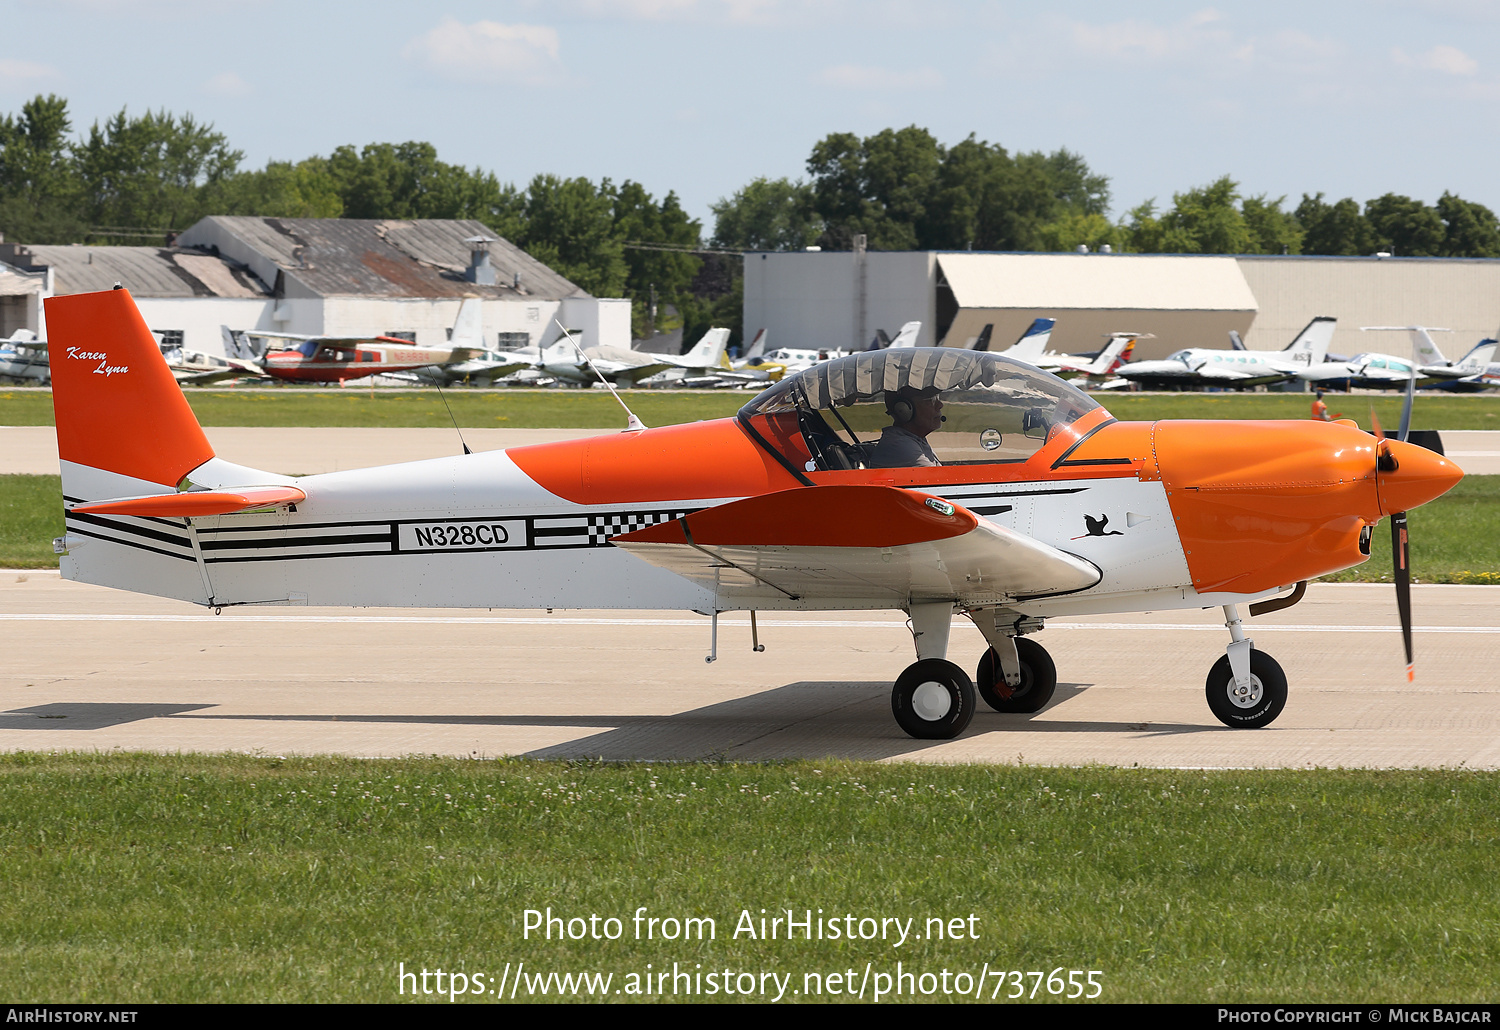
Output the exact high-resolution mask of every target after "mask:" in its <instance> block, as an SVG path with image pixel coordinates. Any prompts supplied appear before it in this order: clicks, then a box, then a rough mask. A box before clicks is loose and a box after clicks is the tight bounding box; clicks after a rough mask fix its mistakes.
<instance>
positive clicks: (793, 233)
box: [710, 178, 823, 250]
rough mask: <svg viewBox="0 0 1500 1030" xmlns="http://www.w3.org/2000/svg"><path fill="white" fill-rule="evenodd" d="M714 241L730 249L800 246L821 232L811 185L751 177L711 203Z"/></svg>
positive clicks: (795, 247) (786, 180) (821, 225)
mask: <svg viewBox="0 0 1500 1030" xmlns="http://www.w3.org/2000/svg"><path fill="white" fill-rule="evenodd" d="M710 209H711V210H712V211H713V213H714V235H713V245H714V246H716V247H725V248H728V249H732V250H802V249H803V248H804V247H807V246H809V245H810V244H812V243H813V242H814V241H815V240H817V238H818V237H819V235H821V234H822V232H823V222H822V219H820V218H819V217H818V215H817V213H816V212H815V211H814V209H813V191H812V187H811V186H809V185H808V184H806V183H804V182H800V181H799V182H792V181H791V180H790V179H765V178H760V179H753V180H751V182H750V183H749V185H747V186H745V187H743V188H742V189H739V190H736V191H735V193H734V195H733V196H732V197H730V198H729V199H727V200H725V199H723V198H720V199H719V200H718V201H717V202H715V203H714V204H711V205H710Z"/></svg>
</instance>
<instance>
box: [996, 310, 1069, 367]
mask: <svg viewBox="0 0 1500 1030" xmlns="http://www.w3.org/2000/svg"><path fill="white" fill-rule="evenodd" d="M1055 325H1057V319H1055V318H1038V319H1037V320H1036V321H1034V322H1032V323H1031V328H1029V329H1027V330H1026V331H1025V332H1024V333H1022V334H1021V338H1020V339H1019V340H1017V341H1016V342H1015V343H1013V344H1011V346H1010V348H1009V349H1008V350H1006V351H1004V354H1005V356H1006V357H1007V358H1015V359H1016V360H1017V361H1025V362H1027V363H1028V364H1036V363H1037V362H1038V361H1040V360H1041V358H1042V355H1043V354H1045V353H1047V343H1048V341H1049V340H1051V339H1052V327H1053V326H1055Z"/></svg>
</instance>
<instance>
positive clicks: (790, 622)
mask: <svg viewBox="0 0 1500 1030" xmlns="http://www.w3.org/2000/svg"><path fill="white" fill-rule="evenodd" d="M0 622H219V623H228V622H272V623H297V622H312V623H356V624H358V623H373V624H398V625H408V624H409V625H431V624H438V625H464V626H475V625H477V626H695V627H702V626H704V625H706V623H705V621H704V619H702V618H699V619H608V618H599V617H593V616H584V617H579V618H558V617H551V618H547V617H531V618H527V617H515V616H441V615H230V616H227V617H226V616H221V615H80V614H74V613H67V612H58V613H53V612H14V613H0ZM719 625H720V626H734V627H748V626H749V625H750V622H749V620H748V619H746V620H739V619H735V620H729V619H723V620H720V623H719ZM760 625H761V627H762V628H785V629H905V628H906V625H907V624H906V622H905V620H902V621H900V622H895V621H889V620H879V621H876V620H867V621H858V622H856V621H852V620H835V619H762V620H761V621H760ZM1047 628H1048V629H1094V630H1098V629H1117V630H1141V629H1148V630H1197V631H1201V632H1204V633H1222V632H1224V627H1223V625H1222V624H1220V623H1209V624H1197V623H1181V622H1052V623H1049V624H1048V626H1047ZM1254 629H1255V632H1257V633H1391V632H1393V631H1395V630H1397V629H1399V627H1398V626H1395V625H1390V626H1338V625H1333V626H1272V625H1259V626H1255V627H1254ZM1413 629H1414V632H1417V633H1465V634H1470V633H1472V634H1480V635H1495V634H1500V626H1416V627H1413Z"/></svg>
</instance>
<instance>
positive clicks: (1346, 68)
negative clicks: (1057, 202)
mask: <svg viewBox="0 0 1500 1030" xmlns="http://www.w3.org/2000/svg"><path fill="white" fill-rule="evenodd" d="M0 25H3V26H4V32H3V33H0V111H6V112H15V111H17V110H18V109H19V108H20V105H21V104H22V103H23V102H24V101H25V100H26V99H28V98H29V97H31V96H33V95H35V94H36V93H39V92H43V93H58V94H60V95H62V96H65V97H67V98H68V100H69V101H70V105H71V110H72V112H73V118H74V126H75V128H86V127H87V126H88V125H89V124H90V123H92V122H93V121H94V120H96V119H102V118H105V117H107V116H108V115H110V114H112V113H114V112H116V111H118V110H119V109H120V108H121V107H126V108H128V109H129V110H130V111H132V112H136V113H139V112H142V111H144V110H145V109H147V108H152V109H159V108H166V109H167V110H169V111H172V112H175V113H178V114H182V113H188V112H190V113H192V114H193V115H194V116H196V117H197V118H199V119H200V120H204V121H209V122H212V123H213V124H214V125H215V126H216V127H217V128H218V129H219V130H221V131H222V132H224V133H225V134H227V135H228V137H229V138H230V140H231V142H232V143H233V144H234V145H235V146H237V147H239V148H240V149H242V150H243V151H244V152H245V155H246V161H247V164H249V165H261V164H263V163H264V162H265V161H266V160H267V159H270V158H277V159H300V158H302V157H306V156H308V155H311V154H326V153H328V152H329V151H330V150H332V149H333V148H334V147H336V146H338V145H339V144H342V143H354V144H357V145H363V144H365V143H369V142H376V141H383V142H401V141H403V140H408V139H421V140H429V141H431V142H432V143H434V144H435V145H436V146H437V148H438V153H439V155H440V156H441V157H442V158H443V159H444V160H447V161H453V162H458V163H461V164H465V165H468V166H474V165H479V166H482V167H484V168H486V169H490V170H493V171H494V172H496V174H498V175H499V176H500V177H501V178H502V179H504V180H508V181H513V182H516V183H518V184H524V183H525V182H526V181H528V180H529V179H530V178H531V177H532V176H533V175H536V174H538V173H542V172H552V173H556V174H558V175H563V176H578V175H582V176H587V177H588V178H590V179H595V180H597V179H599V178H601V177H604V176H609V177H612V178H614V179H616V180H620V179H627V178H629V179H635V180H637V181H639V182H641V183H643V184H644V185H645V186H646V188H647V189H648V190H650V191H651V192H652V193H654V194H657V195H661V194H664V193H666V192H667V191H669V190H675V191H676V192H677V194H678V195H679V196H680V197H681V198H682V200H683V203H684V204H685V206H686V207H687V208H688V210H689V211H690V212H692V213H693V214H694V215H696V216H698V217H700V218H702V219H704V221H705V228H706V229H711V228H712V225H711V222H710V215H709V205H710V204H711V203H712V202H713V201H714V200H716V199H718V198H720V197H725V196H728V195H729V194H731V193H733V191H734V190H735V189H737V188H738V187H740V186H742V185H744V184H745V183H746V182H748V181H750V180H751V179H753V178H755V177H757V176H768V177H773V178H774V177H779V176H789V177H793V178H795V177H798V176H801V175H803V174H804V173H805V168H804V165H805V161H806V159H807V154H808V152H809V150H810V149H811V147H812V145H813V143H814V142H816V141H817V140H818V139H820V138H822V137H823V136H824V135H826V134H827V133H829V132H835V131H850V132H855V133H859V134H861V135H867V134H870V133H873V132H877V131H879V130H880V129H883V128H887V127H900V126H905V125H912V124H915V125H920V126H924V127H926V128H927V129H929V130H931V131H932V132H933V134H934V135H936V136H937V138H938V139H939V140H941V141H943V142H945V143H950V144H951V143H955V142H957V141H958V140H960V139H962V138H964V137H965V136H967V135H968V134H970V133H974V134H976V135H977V136H978V137H979V138H981V139H984V140H988V141H990V142H996V143H1000V144H1002V145H1004V146H1006V147H1007V148H1009V149H1011V150H1013V151H1014V150H1049V151H1050V150H1053V149H1056V148H1058V147H1067V148H1069V149H1071V150H1074V151H1076V152H1078V153H1081V154H1082V155H1083V156H1084V157H1085V158H1086V159H1087V160H1088V162H1089V163H1090V165H1091V166H1092V167H1093V168H1094V169H1095V170H1096V171H1099V172H1102V173H1104V174H1106V175H1108V176H1109V177H1110V180H1111V185H1112V194H1113V204H1114V212H1115V214H1117V215H1118V214H1119V213H1121V212H1123V211H1125V210H1126V209H1128V208H1130V207H1132V206H1134V205H1136V204H1138V203H1140V202H1141V201H1143V200H1145V199H1148V198H1152V197H1154V198H1156V199H1157V201H1158V203H1159V204H1160V203H1169V202H1170V199H1171V195H1172V193H1173V192H1174V191H1180V190H1183V189H1187V188H1189V187H1192V186H1195V185H1201V184H1203V183H1206V182H1209V181H1211V180H1213V179H1215V178H1217V177H1218V176H1220V175H1223V174H1226V173H1229V174H1232V175H1233V176H1234V177H1235V178H1236V179H1237V180H1238V181H1239V182H1240V183H1241V188H1242V190H1243V191H1244V192H1246V193H1249V194H1258V193H1267V194H1270V195H1271V196H1272V197H1276V196H1280V195H1283V194H1285V195H1287V196H1288V200H1289V203H1290V204H1291V205H1293V206H1294V205H1295V204H1296V202H1297V200H1298V199H1299V198H1300V196H1301V194H1302V193H1303V192H1314V193H1315V192H1318V191H1322V192H1324V193H1325V194H1327V195H1328V197H1329V198H1330V199H1338V198H1341V197H1345V196H1353V197H1354V198H1356V199H1357V200H1360V201H1364V200H1368V199H1370V198H1372V197H1376V196H1379V195H1381V194H1383V193H1387V192H1396V193H1404V194H1407V195H1411V196H1415V197H1419V198H1421V199H1424V200H1426V201H1428V202H1432V201H1434V200H1436V199H1437V197H1438V195H1439V194H1440V193H1442V192H1443V191H1444V190H1451V191H1453V192H1455V193H1458V194H1460V195H1461V196H1463V197H1465V198H1467V199H1470V200H1476V201H1479V202H1481V203H1484V204H1486V205H1488V206H1490V207H1491V208H1493V209H1496V210H1500V176H1497V175H1496V173H1495V168H1496V158H1497V144H1496V129H1497V126H1500V117H1497V115H1500V59H1497V58H1495V57H1494V56H1493V55H1494V54H1496V53H1497V52H1500V48H1497V46H1496V43H1497V41H1500V39H1497V37H1500V0H1363V2H1353V0H1322V2H1317V3H1308V2H1302V3H1290V2H1284V0H1262V2H1259V3H1254V4H1249V3H1244V4H1231V3H1221V4H1217V5H1213V6H1208V5H1205V4H1201V3H1174V2H1167V0H1155V2H1153V0H1143V2H1136V3H1134V4H1129V5H1122V4H1118V3H1087V2H1055V3H1051V4H1045V5H1043V4H1036V3H1025V4H1023V3H1011V2H998V0H997V2H980V0H973V2H963V0H920V2H918V0H866V2H860V3H856V2H851V0H805V2H800V3H798V2H792V0H551V2H547V3H542V2H536V0H509V2H479V0H453V2H448V3H445V4H441V5H426V4H423V5H417V4H412V3H392V2H386V0H369V2H365V3H359V4H353V3H347V4H346V3H340V4H332V3H316V2H302V3H291V2H287V0H259V2H257V3H254V4H247V3H244V2H235V3H229V2H221V0H51V2H47V3H35V2H26V3H20V2H14V0H0Z"/></svg>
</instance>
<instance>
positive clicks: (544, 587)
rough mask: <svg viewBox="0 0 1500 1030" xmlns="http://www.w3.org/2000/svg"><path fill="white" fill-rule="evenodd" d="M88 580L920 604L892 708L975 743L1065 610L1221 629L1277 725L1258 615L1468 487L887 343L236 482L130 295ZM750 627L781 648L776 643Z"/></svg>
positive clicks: (489, 596)
mask: <svg viewBox="0 0 1500 1030" xmlns="http://www.w3.org/2000/svg"><path fill="white" fill-rule="evenodd" d="M47 324H48V326H49V328H50V330H51V332H52V337H53V339H52V353H53V355H54V360H53V362H52V375H53V398H54V404H55V407H56V415H57V439H58V450H59V452H60V455H61V458H62V487H63V495H64V502H65V507H66V523H67V530H66V534H67V535H66V536H64V537H61V538H59V540H58V541H57V542H56V547H57V549H58V551H59V553H61V554H62V555H63V557H62V562H61V564H62V573H63V575H64V576H65V577H66V578H69V579H75V580H82V581H85V582H90V583H100V584H104V585H106V586H111V587H119V588H122V589H127V590H135V591H141V592H145V593H152V594H158V595H162V596H166V597H175V598H181V599H184V600H188V601H194V602H197V603H199V604H204V605H211V606H214V607H215V608H219V607H222V606H225V605H242V604H281V605H286V604H308V605H353V606H366V605H368V606H433V607H494V608H648V609H677V610H693V611H697V612H701V613H703V614H705V615H711V616H713V617H714V619H715V627H717V616H718V613H720V612H724V611H732V610H749V611H750V612H751V613H752V618H753V613H754V612H755V611H756V610H783V611H806V610H820V609H821V610H829V609H844V610H852V609H901V610H903V611H905V612H907V613H909V615H910V617H911V624H912V633H913V637H914V640H915V646H916V659H917V660H916V662H915V663H914V664H912V665H911V666H910V667H909V668H907V669H906V670H905V671H904V672H903V673H901V675H900V676H899V677H898V678H897V680H896V682H895V686H894V689H893V691H892V709H893V711H894V714H895V717H896V720H897V722H898V723H899V724H900V725H901V727H902V728H903V729H904V730H905V731H906V732H907V733H909V734H911V735H913V736H915V737H920V738H929V739H942V738H948V737H953V736H956V735H957V734H958V733H960V732H962V731H963V729H964V728H965V727H966V726H967V725H968V723H969V720H970V718H971V717H972V716H973V714H974V708H975V702H976V698H975V694H976V689H975V683H974V681H973V680H971V679H970V677H969V675H968V674H967V673H966V672H965V671H964V670H963V669H961V668H959V667H958V666H957V665H954V664H952V663H951V662H949V661H948V660H947V650H948V635H949V627H950V625H951V622H952V619H953V616H954V614H955V612H961V613H963V614H964V615H966V616H968V617H969V618H970V619H971V620H972V621H973V623H974V625H975V627H976V628H977V629H978V630H979V632H980V633H981V634H982V635H983V636H984V639H985V640H986V641H987V642H988V643H989V645H990V647H989V649H988V650H987V651H986V653H985V656H984V658H983V659H982V660H981V662H980V664H979V668H978V674H977V679H978V684H977V687H978V690H977V692H978V696H979V697H982V698H983V699H984V700H985V702H986V703H987V704H989V705H990V706H991V707H993V708H996V709H998V710H1000V711H1008V712H1033V711H1037V710H1039V709H1040V708H1041V707H1042V706H1043V705H1045V704H1046V703H1047V701H1048V700H1049V699H1050V698H1051V696H1052V692H1053V688H1054V687H1055V685H1056V682H1057V672H1056V669H1055V667H1054V665H1053V661H1052V659H1051V657H1050V656H1049V655H1048V654H1047V652H1046V651H1045V650H1044V649H1043V648H1042V647H1041V646H1040V645H1039V644H1037V643H1036V641H1035V640H1034V639H1033V638H1032V634H1034V633H1035V632H1037V631H1038V630H1040V629H1042V627H1043V626H1044V624H1045V622H1046V620H1047V619H1049V618H1053V617H1056V616H1061V615H1078V614H1096V613H1108V612H1133V611H1150V610H1162V609H1174V608H1209V607H1222V608H1223V611H1224V614H1225V625H1226V627H1227V629H1228V631H1229V635H1230V637H1231V641H1230V643H1229V644H1228V646H1227V648H1226V653H1225V655H1224V656H1223V657H1222V658H1220V659H1219V661H1218V663H1217V664H1216V665H1214V667H1213V669H1212V671H1211V672H1210V673H1209V675H1208V682H1207V688H1206V690H1207V698H1208V703H1209V707H1210V708H1211V709H1212V711H1213V713H1214V714H1215V715H1216V716H1217V717H1218V718H1219V719H1220V720H1221V721H1223V722H1224V723H1226V724H1227V725H1229V726H1236V727H1256V726H1264V725H1266V724H1267V723H1269V722H1271V721H1272V720H1273V719H1275V718H1276V716H1277V715H1278V714H1279V713H1280V711H1281V709H1282V706H1283V705H1284V703H1285V701H1286V696H1287V686H1286V677H1285V675H1284V674H1283V672H1282V671H1281V668H1280V667H1279V666H1278V665H1277V664H1276V662H1275V661H1274V660H1273V659H1271V658H1270V657H1269V656H1267V655H1265V654H1264V653H1263V652H1261V651H1258V650H1254V649H1253V648H1252V645H1251V641H1250V640H1249V638H1248V637H1246V636H1245V633H1244V631H1243V627H1242V623H1241V619H1240V616H1239V606H1240V605H1242V604H1246V603H1252V602H1261V604H1260V605H1254V604H1252V607H1251V614H1252V615H1253V614H1256V613H1258V612H1260V611H1263V610H1265V608H1266V607H1267V606H1270V607H1285V606H1286V605H1287V604H1290V603H1294V602H1295V600H1296V599H1297V598H1299V597H1300V595H1301V588H1300V587H1298V588H1297V590H1296V591H1295V593H1294V594H1293V596H1292V597H1291V598H1278V599H1276V600H1272V601H1266V600H1265V599H1268V598H1272V597H1274V595H1277V594H1280V593H1282V592H1284V591H1286V590H1288V589H1289V588H1292V587H1293V586H1294V585H1297V584H1304V583H1305V582H1306V581H1307V580H1309V579H1312V578H1313V577H1316V576H1320V575H1324V574H1326V573H1330V572H1334V571H1337V570H1339V569H1344V568H1348V567H1350V566H1353V565H1357V564H1359V563H1360V562H1363V561H1364V560H1365V559H1366V558H1367V557H1368V555H1369V550H1370V538H1371V532H1372V530H1373V527H1374V526H1375V525H1376V523H1378V522H1379V521H1380V520H1381V519H1382V518H1384V517H1386V516H1393V523H1394V526H1395V530H1396V539H1397V543H1398V546H1397V548H1396V555H1397V561H1398V568H1397V581H1398V582H1397V586H1398V600H1401V602H1402V621H1403V624H1404V625H1403V628H1404V629H1405V630H1406V631H1407V641H1408V661H1410V647H1409V643H1410V614H1409V606H1408V604H1407V601H1408V600H1409V593H1408V592H1407V588H1406V587H1405V577H1406V574H1407V564H1408V563H1407V560H1406V559H1407V550H1406V547H1405V539H1406V529H1405V515H1404V513H1405V512H1406V511H1407V510H1408V509H1410V508H1413V507H1415V506H1417V505H1419V504H1422V503H1424V502H1426V501H1429V500H1431V499H1433V498H1434V497H1437V496H1439V495H1440V494H1442V493H1443V492H1444V491H1446V490H1447V489H1449V488H1450V487H1451V486H1453V484H1454V483H1456V482H1457V481H1458V480H1459V479H1460V478H1461V476H1462V473H1461V472H1460V471H1459V470H1458V468H1456V467H1455V466H1454V465H1453V464H1452V463H1450V462H1448V461H1447V460H1445V459H1444V458H1442V457H1441V456H1439V455H1437V454H1434V453H1432V452H1430V451H1426V450H1423V449H1422V448H1419V447H1416V446H1412V445H1409V444H1406V443H1404V442H1400V441H1391V440H1386V439H1384V438H1375V437H1371V436H1369V435H1367V434H1365V433H1363V432H1361V431H1360V430H1359V429H1358V428H1357V427H1355V426H1354V425H1353V424H1352V423H1320V422H1313V421H1310V420H1309V421H1298V422H1289V421H1288V422H1230V421H1222V422H1215V421H1203V422H1171V421H1163V422H1134V423H1132V422H1118V421H1116V420H1115V419H1113V418H1111V417H1110V415H1109V413H1108V412H1107V411H1105V410H1104V409H1103V408H1102V407H1100V406H1099V405H1098V404H1097V403H1095V402H1094V401H1093V400H1091V399H1090V398H1089V397H1088V396H1087V395H1086V394H1084V393H1082V392H1081V391H1079V390H1077V389H1075V388H1074V387H1072V386H1071V385H1069V384H1067V383H1065V382H1064V381H1062V380H1060V379H1058V378H1056V377H1055V376H1052V375H1049V374H1047V373H1045V372H1042V371H1040V370H1038V369H1036V368H1034V367H1032V366H1030V365H1027V364H1025V363H1022V362H1017V361H1011V360H1008V359H1007V358H1005V357H1004V356H1003V355H999V354H990V353H986V352H977V351H967V350H960V349H942V348H938V349H932V348H899V349H898V348H891V349H887V350H881V351H871V352H865V353H860V354H853V355H850V356H848V357H843V358H838V359H835V360H832V361H828V362H825V363H823V364H820V365H817V366H815V367H813V368H810V369H807V370H805V371H803V372H800V373H797V374H795V375H789V376H787V377H786V378H785V379H783V380H782V381H781V382H779V383H777V384H776V385H774V386H772V387H771V388H770V389H768V390H766V391H765V392H764V393H762V394H760V395H759V396H757V397H756V398H755V399H753V400H751V401H750V402H749V403H748V404H746V405H745V406H744V407H743V408H742V409H741V410H740V412H739V414H738V416H737V417H734V418H727V419H721V420H717V421H709V422H697V423H692V424H688V425H679V426H669V427H665V428H660V429H640V430H634V431H626V432H622V433H619V434H617V435H613V436H603V437H594V438H591V439H585V440H574V441H568V442H563V443H549V444H537V445H532V446H525V447H514V448H510V449H509V450H505V451H490V452H485V453H478V454H464V455H455V456H453V457H448V458H436V459H432V460H428V461H419V462H411V463H408V464H400V465H389V466H384V467H379V468H368V469H356V470H350V471H346V472H335V473H328V474H324V475H315V476H307V477H305V478H300V479H293V478H290V477H287V476H280V475H275V474H272V473H267V472H262V471H257V470H255V469H250V468H245V467H243V466H240V465H235V464H232V463H230V462H227V461H224V460H223V459H221V458H218V457H216V456H215V454H214V450H213V447H212V445H211V444H210V443H209V441H208V439H207V437H205V435H204V433H203V430H202V429H201V428H200V427H199V426H198V423H197V422H196V420H195V419H194V417H193V413H192V411H191V409H190V408H189V407H188V404H187V402H186V400H184V399H183V395H182V391H181V389H180V388H179V387H178V386H177V384H176V382H175V381H174V380H173V378H172V374H171V372H170V371H169V370H168V369H167V367H166V365H165V363H164V362H163V361H162V357H161V353H160V350H159V349H158V347H157V345H156V342H155V340H154V339H153V338H152V336H151V333H150V332H149V331H148V330H147V328H146V326H145V324H144V323H143V322H142V321H141V318H140V315H139V314H138V312H137V311H136V308H135V305H134V303H133V301H132V300H131V298H130V295H129V293H128V292H126V291H124V290H119V289H116V290H115V291H109V292H104V293H94V294H82V295H75V296H70V297H61V298H53V299H49V300H48V301H47ZM752 625H753V623H752Z"/></svg>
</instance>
